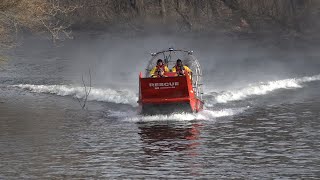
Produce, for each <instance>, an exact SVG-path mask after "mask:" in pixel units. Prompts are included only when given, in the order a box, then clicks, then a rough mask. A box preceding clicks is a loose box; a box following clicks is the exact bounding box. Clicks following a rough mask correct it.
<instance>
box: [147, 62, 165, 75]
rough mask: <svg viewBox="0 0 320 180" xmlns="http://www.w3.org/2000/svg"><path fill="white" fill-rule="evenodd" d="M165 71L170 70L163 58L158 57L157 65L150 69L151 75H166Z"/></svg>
mask: <svg viewBox="0 0 320 180" xmlns="http://www.w3.org/2000/svg"><path fill="white" fill-rule="evenodd" d="M165 72H169V68H168V67H167V66H166V65H165V64H164V63H163V61H162V59H158V61H157V65H156V66H155V67H154V68H153V69H152V70H151V71H150V76H151V77H165V75H164V73H165Z"/></svg>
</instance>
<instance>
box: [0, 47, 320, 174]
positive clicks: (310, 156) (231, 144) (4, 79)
mask: <svg viewBox="0 0 320 180" xmlns="http://www.w3.org/2000/svg"><path fill="white" fill-rule="evenodd" d="M47 51H48V52H47ZM15 53H17V55H16V58H15V59H14V60H12V61H10V62H9V63H8V64H6V65H5V66H4V69H3V70H1V71H0V179H117V178H118V179H124V178H129V179H143V178H146V179H159V178H163V179H319V178H320V131H319V130H320V91H319V88H320V75H318V74H319V73H318V74H317V73H310V74H306V75H296V76H292V75H290V76H289V77H286V78H279V79H270V80H269V81H263V82H254V83H252V84H243V85H242V86H239V87H236V88H232V89H231V88H226V89H224V90H223V91H215V90H213V89H210V88H207V90H206V92H205V101H206V110H205V111H203V112H201V113H199V114H183V113H182V114H181V113H180V114H173V115H156V116H141V115H137V114H136V111H137V104H136V99H137V95H136V94H137V92H136V87H135V83H136V82H135V81H133V82H132V81H131V80H130V81H129V80H128V78H127V77H126V75H122V76H123V77H122V78H123V79H124V80H125V79H126V78H127V81H128V83H129V85H127V86H125V87H122V86H121V85H115V84H112V83H110V84H108V83H106V84H103V83H102V84H99V83H97V84H94V85H93V88H92V94H91V96H90V97H89V100H90V101H89V102H88V104H87V107H88V109H87V110H82V109H81V108H80V106H79V104H78V101H77V98H76V97H78V98H81V97H83V95H84V92H83V88H82V87H81V76H80V78H79V77H78V75H79V74H77V73H70V71H71V70H70V69H72V68H71V67H73V65H72V66H71V65H70V62H69V61H68V58H70V57H68V56H67V58H65V59H64V58H53V57H56V56H54V53H53V52H52V51H49V50H46V51H45V52H41V53H39V54H32V57H35V58H30V57H31V55H30V57H29V56H26V57H25V56H22V55H21V54H23V53H25V52H19V51H18V52H15ZM19 54H20V55H19ZM18 55H19V56H18ZM45 55H47V56H45ZM61 56H63V57H65V56H66V55H63V54H62V55H61ZM200 62H201V61H200ZM69 73H70V74H69ZM97 73H98V72H97ZM80 74H81V73H80ZM209 75H210V74H209ZM93 76H95V74H93ZM75 77H77V78H79V79H80V81H79V80H78V81H76V80H75V79H76V78H75ZM94 78H95V77H93V79H94ZM129 79H130V78H129ZM95 80H97V79H95ZM96 82H98V80H97V81H96ZM121 82H122V81H121ZM130 83H131V84H132V86H131V85H130Z"/></svg>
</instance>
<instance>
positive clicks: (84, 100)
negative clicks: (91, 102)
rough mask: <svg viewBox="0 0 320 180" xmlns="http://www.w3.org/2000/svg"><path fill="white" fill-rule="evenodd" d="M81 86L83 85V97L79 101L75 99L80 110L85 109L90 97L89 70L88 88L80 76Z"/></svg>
mask: <svg viewBox="0 0 320 180" xmlns="http://www.w3.org/2000/svg"><path fill="white" fill-rule="evenodd" d="M82 84H83V87H84V97H83V98H82V99H81V100H80V99H79V98H77V100H78V102H79V104H80V106H81V108H82V109H85V107H86V105H87V101H88V97H89V95H90V92H91V88H92V85H91V71H90V69H89V87H87V85H86V83H85V81H84V77H83V75H82ZM88 88H89V90H88ZM82 101H83V102H82Z"/></svg>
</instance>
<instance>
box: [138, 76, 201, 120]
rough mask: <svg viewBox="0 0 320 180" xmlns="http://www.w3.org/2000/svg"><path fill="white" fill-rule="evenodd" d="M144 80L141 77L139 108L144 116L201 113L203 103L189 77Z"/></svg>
mask: <svg viewBox="0 0 320 180" xmlns="http://www.w3.org/2000/svg"><path fill="white" fill-rule="evenodd" d="M166 75H167V77H161V78H142V75H141V73H140V76H139V101H138V103H139V107H140V112H141V113H142V114H164V113H174V112H199V111H201V110H202V109H203V102H202V101H201V100H200V99H198V98H197V97H196V95H195V93H194V90H193V87H192V80H191V79H190V76H189V75H186V76H175V75H174V73H166Z"/></svg>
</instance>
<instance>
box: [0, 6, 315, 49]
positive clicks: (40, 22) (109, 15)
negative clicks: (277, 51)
mask: <svg viewBox="0 0 320 180" xmlns="http://www.w3.org/2000/svg"><path fill="white" fill-rule="evenodd" d="M319 16H320V1H318V0H90V1H88V0H1V2H0V46H1V47H10V46H12V45H13V44H14V43H15V42H16V41H17V39H18V38H19V36H20V35H21V32H28V33H33V34H49V35H50V37H51V39H52V40H53V41H56V40H63V39H65V38H70V37H71V31H72V30H97V29H99V30H111V29H118V30H119V29H120V30H130V31H141V32H143V31H145V29H146V28H148V27H151V28H155V29H169V30H172V31H176V32H239V33H256V34H268V33H279V34H285V35H291V36H307V35H310V34H312V35H313V34H317V30H318V28H319V27H320V26H319V25H320V24H319V23H318V22H317V19H318V18H319Z"/></svg>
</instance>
